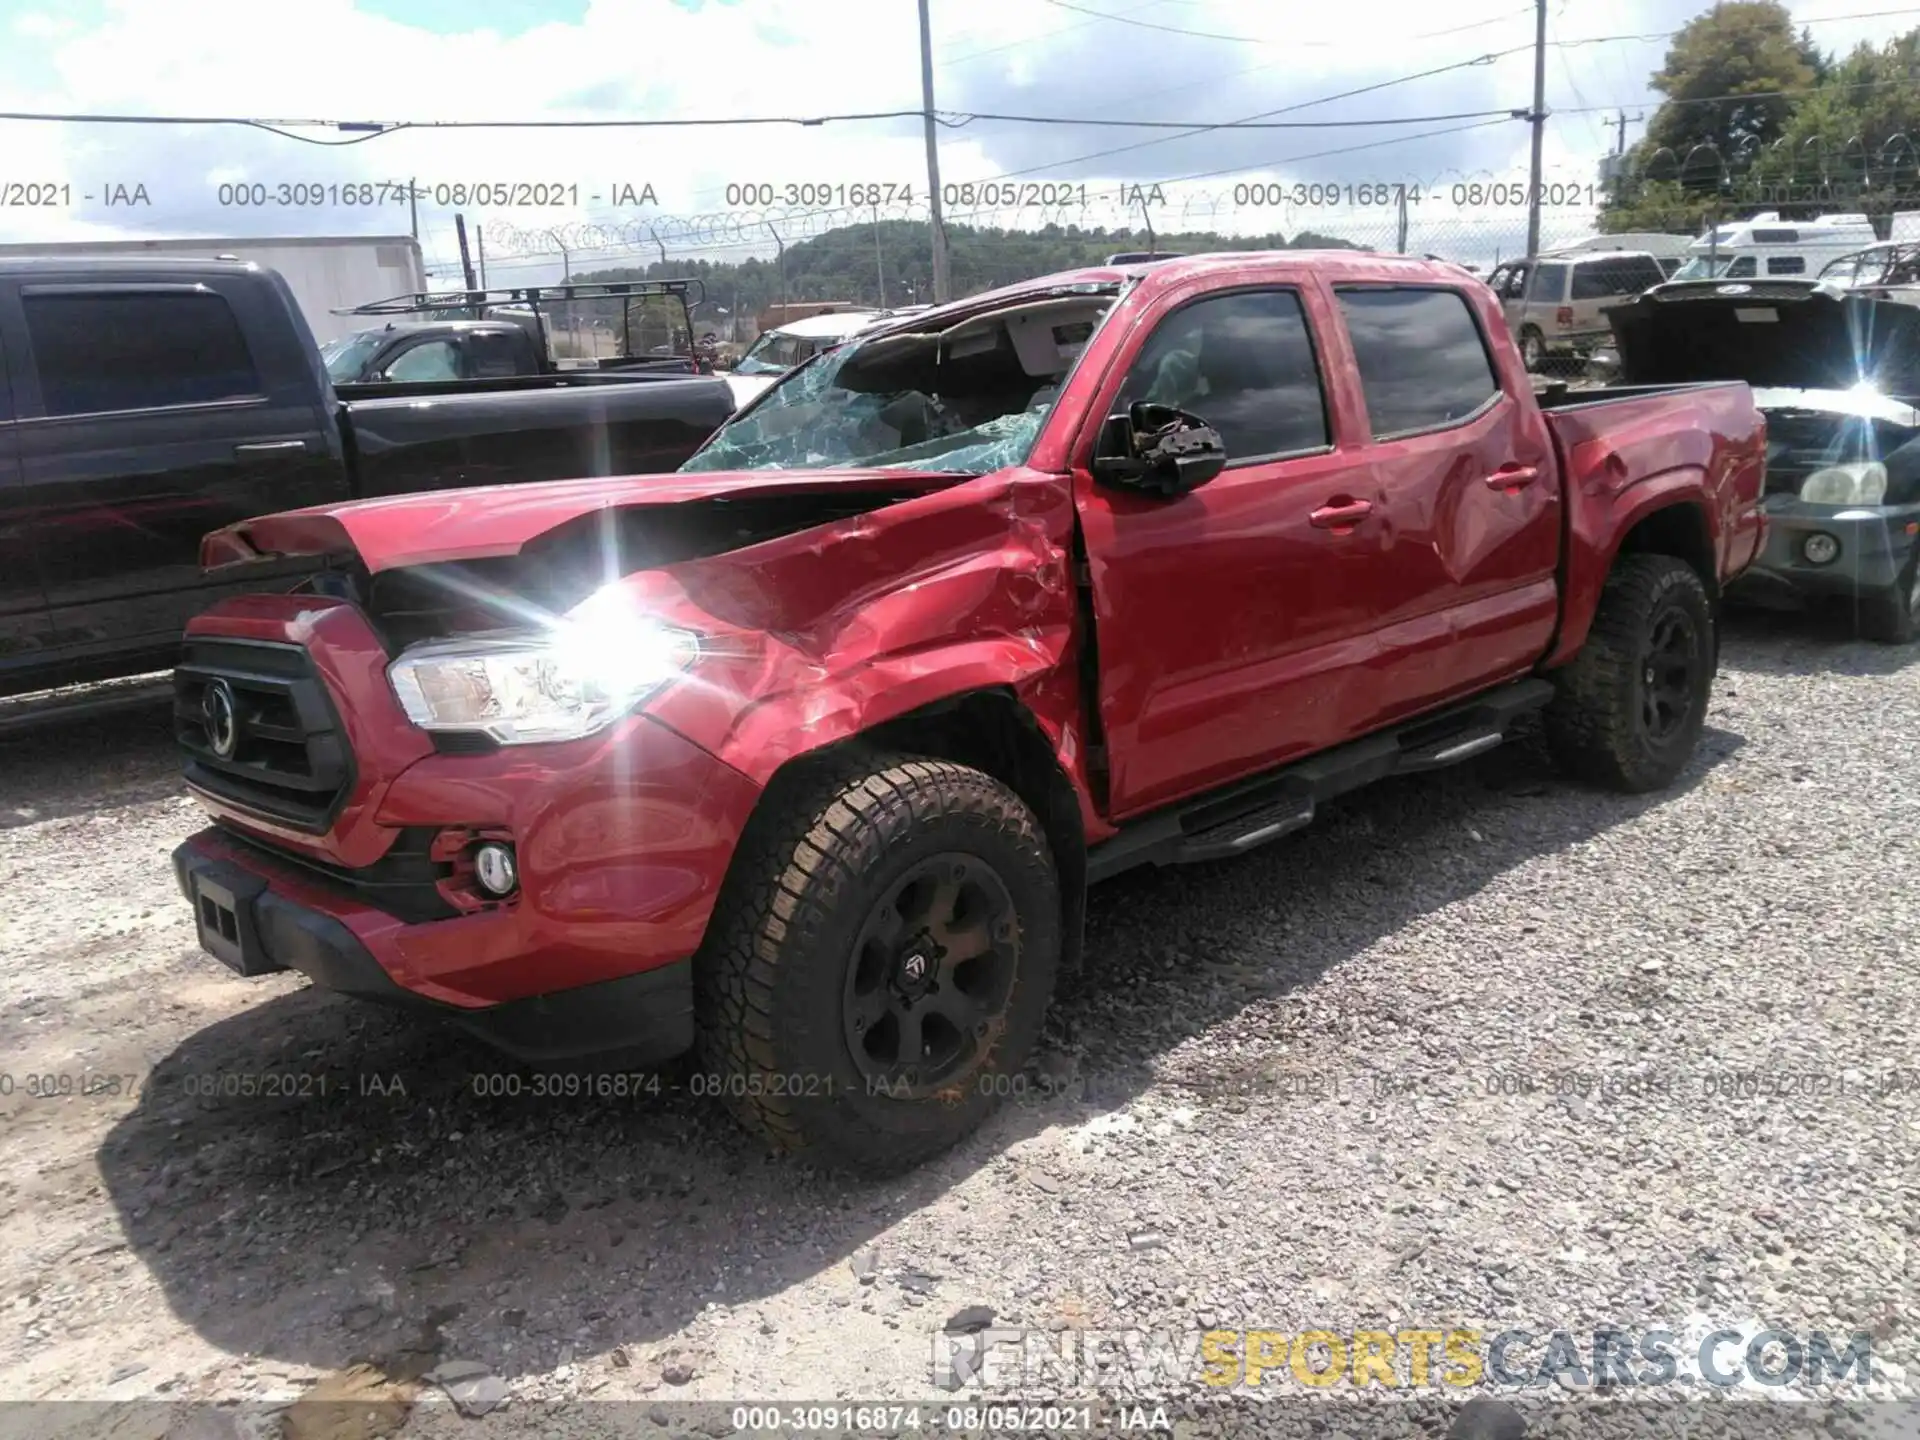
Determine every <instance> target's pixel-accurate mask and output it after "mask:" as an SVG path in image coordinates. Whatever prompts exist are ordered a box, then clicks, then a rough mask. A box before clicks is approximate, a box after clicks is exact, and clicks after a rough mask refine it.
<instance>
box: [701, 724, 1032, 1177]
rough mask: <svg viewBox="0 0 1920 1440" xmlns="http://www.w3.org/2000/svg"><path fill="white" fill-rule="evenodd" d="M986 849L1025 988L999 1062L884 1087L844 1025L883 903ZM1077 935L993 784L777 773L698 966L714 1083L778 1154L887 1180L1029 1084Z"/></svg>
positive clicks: (959, 1136) (705, 1072)
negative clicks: (908, 883)
mask: <svg viewBox="0 0 1920 1440" xmlns="http://www.w3.org/2000/svg"><path fill="white" fill-rule="evenodd" d="M950 852H958V853H961V854H964V855H966V856H968V857H978V858H980V859H983V860H985V861H986V863H987V864H988V865H989V866H991V867H992V869H993V871H994V872H995V874H996V875H997V876H998V877H999V879H1000V880H1001V881H1002V882H1003V883H1004V885H1005V887H1006V891H1007V893H1008V895H1009V896H1010V897H1011V899H1012V902H1013V906H1014V913H1015V915H1016V916H1017V934H1016V949H1017V960H1016V962H1015V964H1014V970H1013V977H1014V978H1013V982H1012V984H1013V988H1012V991H1011V996H1010V999H1008V1001H1007V1003H1006V1006H1005V1009H1004V1010H1003V1012H1002V1025H1001V1028H1000V1030H999V1033H998V1035H997V1036H996V1037H994V1038H993V1039H992V1040H991V1041H990V1042H987V1049H986V1053H985V1058H984V1061H983V1063H982V1066H981V1068H980V1069H979V1070H978V1071H977V1072H976V1073H973V1074H970V1075H967V1076H965V1077H964V1079H963V1080H957V1081H956V1083H954V1084H953V1085H951V1086H949V1087H948V1088H946V1089H944V1090H942V1091H941V1092H940V1093H939V1094H937V1095H935V1096H932V1097H930V1098H926V1099H907V1098H900V1097H897V1096H894V1095H891V1094H887V1093H878V1094H876V1093H874V1090H873V1086H872V1082H871V1078H870V1077H868V1076H863V1075H862V1073H861V1071H860V1069H859V1068H858V1066H857V1065H856V1062H855V1059H854V1055H853V1052H852V1049H851V1047H850V1045H849V1043H848V1039H847V1036H846V1033H845V1030H844V1025H845V1011H844V1006H845V1001H844V999H843V989H844V987H845V986H846V985H847V983H848V981H847V976H848V971H849V967H850V966H851V965H852V964H853V963H854V960H855V948H856V941H857V939H858V937H859V935H860V934H861V930H862V926H863V925H864V924H865V923H866V921H867V919H868V917H869V915H870V913H871V912H872V910H873V908H874V906H875V905H877V904H878V903H879V900H880V898H881V897H883V896H885V895H886V894H887V893H888V891H889V887H890V886H891V885H893V884H895V883H897V881H898V877H900V876H902V875H904V874H906V873H908V872H909V871H910V870H911V869H912V867H913V866H914V865H916V864H921V863H924V862H925V860H926V858H927V857H929V856H932V855H943V854H948V853H950ZM1061 944H1062V922H1061V906H1060V886H1059V880H1058V877H1057V874H1056V872H1055V867H1054V860H1053V854H1052V851H1051V849H1050V848H1049V846H1048V844H1047V840H1046V837H1045V835H1044V833H1043V831H1042V830H1041V827H1040V824H1039V822H1038V821H1037V820H1036V819H1035V818H1034V816H1033V813H1032V812H1031V811H1030V810H1029V809H1028V808H1027V806H1026V805H1025V804H1024V803H1022V801H1021V800H1020V798H1019V797H1018V796H1017V795H1015V794H1014V793H1013V792H1012V791H1011V790H1009V789H1008V788H1007V787H1006V786H1005V785H1002V784H1001V783H1000V782H999V781H998V780H995V779H994V778H993V777H992V776H989V775H986V774H983V773H982V772H980V771H978V770H974V769H970V768H968V767H967V766H964V765H958V764H954V763H952V762H950V761H946V760H936V759H923V758H915V757H912V756H900V755H882V756H874V755H872V754H868V755H865V756H847V757H842V758H839V759H836V760H833V761H830V762H825V763H819V764H815V765H812V766H806V767H802V770H801V773H799V774H797V775H793V776H791V777H781V778H780V779H777V780H776V782H775V784H774V786H773V787H772V788H770V790H769V792H768V794H767V796H766V797H764V799H763V800H762V803H761V807H760V810H759V811H758V812H757V813H756V815H755V817H754V820H753V822H752V823H751V824H750V825H749V827H748V830H747V834H746V835H745V837H743V840H742V843H741V850H740V852H739V854H738V855H737V856H736V858H735V861H734V863H733V865H732V867H731V869H730V871H729V874H728V878H727V882H726V884H725V885H724V886H723V887H722V891H721V895H720V899H719V904H718V908H717V909H716V911H715V913H714V917H713V921H712V923H711V925H710V927H709V930H708V935H707V940H706V943H705V944H704V945H703V946H702V948H701V951H700V954H699V955H698V956H697V957H696V958H695V962H694V964H695V974H696V980H695V986H696V988H695V1016H696V1022H697V1026H698V1034H699V1042H698V1050H697V1056H698V1064H699V1065H700V1067H701V1075H700V1077H699V1078H700V1082H701V1086H702V1088H704V1089H705V1090H707V1091H708V1092H709V1093H712V1094H714V1095H716V1096H717V1097H718V1098H720V1099H721V1100H723V1101H724V1102H725V1104H726V1105H727V1107H728V1108H729V1110H730V1111H731V1112H732V1113H733V1114H734V1116H735V1117H736V1118H737V1119H738V1120H739V1121H740V1122H741V1123H742V1124H743V1125H745V1126H746V1128H747V1129H748V1130H750V1131H751V1132H753V1133H755V1134H756V1135H758V1136H760V1137H762V1138H764V1139H766V1140H768V1141H770V1142H771V1143H772V1144H773V1145H774V1147H775V1148H777V1149H780V1150H784V1151H787V1152H790V1153H793V1154H796V1155H799V1156H802V1157H804V1158H807V1159H810V1160H813V1161H816V1162H818V1163H821V1164H823V1165H827V1166H829V1167H834V1168H840V1169H846V1170H851V1171H855V1172H859V1173H863V1174H866V1175H872V1176H887V1175H894V1174H899V1173H901V1172H903V1171H906V1170H910V1169H912V1168H914V1167H915V1166H917V1165H920V1164H922V1163H924V1162H925V1161H927V1160H928V1159H931V1158H932V1157H933V1156H935V1155H938V1154H940V1153H942V1152H943V1151H946V1150H948V1149H950V1148H951V1147H953V1146H954V1145H956V1144H958V1143H959V1142H960V1141H961V1140H963V1139H964V1138H966V1136H968V1135H969V1134H971V1133H972V1132H973V1131H974V1130H975V1129H977V1128H978V1127H979V1125H980V1124H981V1123H982V1122H983V1121H984V1120H985V1119H986V1118H987V1116H988V1115H989V1114H991V1113H992V1111H993V1110H994V1109H995V1108H996V1107H997V1106H998V1105H999V1103H1000V1102H1001V1101H1002V1100H1003V1099H1004V1098H1006V1097H1007V1096H1008V1095H1009V1094H1011V1093H1013V1092H1014V1091H1015V1090H1016V1089H1017V1086H1018V1079H1019V1076H1020V1073H1021V1071H1022V1069H1023V1068H1024V1066H1025V1065H1026V1062H1027V1059H1028V1057H1029V1055H1030V1054H1031V1052H1032V1049H1033V1046H1034V1043H1035V1041H1036V1040H1037V1039H1038V1038H1039V1034H1040V1026H1041V1021H1042V1019H1043V1018H1044V1015H1045V1012H1046V1007H1047V1004H1048V1001H1049V1000H1050V998H1051V995H1052V990H1053V982H1054V976H1055V973H1056V971H1057V970H1058V968H1059V962H1060V951H1061Z"/></svg>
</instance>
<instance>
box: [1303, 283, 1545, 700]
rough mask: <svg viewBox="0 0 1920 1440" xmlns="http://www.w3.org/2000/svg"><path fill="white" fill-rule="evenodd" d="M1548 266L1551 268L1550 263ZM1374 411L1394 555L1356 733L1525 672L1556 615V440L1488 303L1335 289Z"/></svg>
mask: <svg viewBox="0 0 1920 1440" xmlns="http://www.w3.org/2000/svg"><path fill="white" fill-rule="evenodd" d="M1543 268H1544V267H1543ZM1333 293H1334V299H1335V301H1336V304H1337V307H1338V309H1339V312H1340V314H1341V317H1342V319H1343V321H1344V325H1345V331H1346V341H1347V346H1348V348H1349V349H1350V351H1351V353H1352V357H1353V365H1354V368H1355V370H1356V371H1357V373H1358V375H1359V380H1360V389H1361V393H1362V397H1363V400H1364V405H1365V412H1366V415H1365V420H1364V422H1363V424H1364V427H1365V433H1366V437H1367V438H1366V442H1365V448H1364V455H1363V458H1364V470H1363V475H1364V479H1362V480H1360V481H1359V482H1358V483H1360V484H1363V485H1365V487H1366V488H1367V489H1368V490H1369V491H1370V492H1372V493H1374V494H1377V495H1379V496H1380V497H1381V501H1382V508H1383V513H1384V516H1385V519H1386V527H1385V533H1384V534H1383V535H1382V536H1381V537H1380V539H1379V541H1378V542H1377V543H1378V544H1379V545H1380V546H1381V547H1382V549H1383V552H1384V553H1385V554H1386V555H1388V556H1389V557H1390V559H1391V563H1390V565H1388V566H1387V567H1386V568H1385V570H1384V573H1383V578H1382V580H1381V582H1380V584H1381V588H1380V589H1379V591H1378V592H1377V599H1376V602H1375V604H1376V608H1377V610H1378V620H1379V623H1378V627H1377V633H1376V635H1375V637H1374V653H1373V654H1372V655H1371V656H1370V657H1369V659H1368V662H1367V666H1366V674H1365V683H1364V685H1361V686H1359V687H1357V688H1356V689H1355V690H1353V691H1352V692H1350V693H1348V694H1347V695H1346V696H1345V697H1344V702H1345V704H1344V710H1345V714H1344V720H1345V723H1346V724H1347V725H1348V726H1349V727H1350V728H1351V729H1354V730H1368V729H1373V728H1375V727H1377V726H1381V725H1386V724H1391V723H1393V722H1394V721H1396V720H1400V719H1403V718H1405V717H1406V716H1409V715H1412V714H1414V713H1416V712H1418V711H1421V710H1424V709H1428V708H1430V707H1432V706H1434V705H1436V704H1439V703H1442V702H1444V701H1446V700H1448V699H1451V698H1453V697H1455V696H1457V695H1461V694H1464V693H1467V692H1470V691H1473V690H1477V689H1480V688H1482V687H1484V686H1486V685H1490V684H1492V683H1494V682H1496V681H1498V680H1501V679H1504V678H1506V677H1508V676H1510V675H1513V674H1517V673H1519V672H1521V671H1524V670H1525V669H1527V668H1528V667H1529V666H1531V665H1532V664H1533V662H1534V661H1535V660H1536V659H1538V658H1539V656H1540V655H1542V654H1544V653H1545V650H1546V647H1547V643H1548V640H1549V639H1550V638H1551V636H1552V634H1553V629H1554V625H1555V623H1556V620H1557V618H1558V614H1559V604H1558V591H1557V587H1556V584H1555V575H1556V571H1557V567H1558V565H1559V559H1560V524H1561V513H1562V512H1561V498H1560V492H1559V487H1558V484H1557V472H1556V470H1555V468H1554V467H1555V459H1554V453H1553V442H1552V438H1551V436H1550V435H1549V433H1548V431H1547V428H1546V423H1545V421H1544V420H1543V419H1542V418H1541V414H1540V411H1539V408H1538V407H1537V406H1536V405H1535V404H1534V403H1533V399H1532V395H1531V392H1530V391H1529V393H1527V394H1526V395H1525V396H1524V397H1523V396H1522V395H1521V394H1519V393H1518V391H1519V388H1520V387H1522V386H1524V385H1525V384H1526V381H1525V378H1524V377H1523V376H1520V375H1518V374H1515V375H1512V376H1509V377H1507V378H1506V379H1505V380H1504V381H1503V379H1502V377H1501V374H1500V370H1499V367H1498V365H1497V364H1496V362H1495V359H1494V356H1495V354H1496V352H1495V350H1494V348H1493V346H1492V345H1491V344H1490V342H1489V328H1490V326H1491V325H1493V324H1495V323H1497V319H1498V317H1497V316H1495V315H1494V314H1493V311H1492V307H1491V306H1490V305H1487V304H1485V303H1484V302H1483V301H1482V302H1479V303H1476V299H1477V297H1476V298H1475V299H1470V298H1469V296H1468V295H1467V294H1465V293H1464V292H1463V291H1460V290H1455V289H1453V288H1450V287H1447V286H1437V285H1427V286H1423V285H1399V284H1361V285H1340V286H1336V287H1334V292H1333Z"/></svg>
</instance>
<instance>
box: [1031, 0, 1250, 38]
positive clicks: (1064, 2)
mask: <svg viewBox="0 0 1920 1440" xmlns="http://www.w3.org/2000/svg"><path fill="white" fill-rule="evenodd" d="M1046 3H1047V4H1049V5H1051V6H1053V7H1054V8H1055V9H1057V10H1072V11H1074V12H1075V13H1077V14H1080V15H1091V16H1092V17H1093V18H1094V19H1096V20H1111V21H1113V22H1115V23H1116V24H1120V25H1138V26H1139V27H1140V28H1141V29H1142V30H1158V31H1160V32H1162V33H1163V34H1167V35H1190V36H1192V37H1193V38H1194V39H1196V40H1232V41H1235V42H1237V43H1239V44H1242V45H1277V44H1279V43H1280V42H1279V41H1277V40H1269V39H1267V38H1266V37H1265V36H1261V35H1221V34H1218V33H1216V32H1214V31H1212V30H1183V29H1181V28H1180V27H1178V26H1176V25H1155V24H1154V23H1153V22H1152V21H1150V20H1134V19H1131V18H1130V17H1128V16H1125V15H1114V14H1111V13H1109V12H1108V11H1105V10H1089V9H1087V8H1086V6H1084V5H1074V4H1071V3H1070V0H1046Z"/></svg>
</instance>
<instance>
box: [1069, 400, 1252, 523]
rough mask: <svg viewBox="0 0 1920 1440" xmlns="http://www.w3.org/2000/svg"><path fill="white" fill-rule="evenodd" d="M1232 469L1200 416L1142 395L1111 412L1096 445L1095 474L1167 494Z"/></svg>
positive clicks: (1125, 485)
mask: <svg viewBox="0 0 1920 1440" xmlns="http://www.w3.org/2000/svg"><path fill="white" fill-rule="evenodd" d="M1226 468H1227V449H1226V446H1225V445H1224V444H1222V443H1221V440H1220V432H1219V431H1217V430H1215V429H1214V428H1213V427H1212V426H1211V425H1209V424H1207V422H1206V421H1204V420H1202V419H1201V418H1200V417H1199V416H1198V415H1193V414H1189V413H1188V412H1187V411H1185V410H1176V409H1175V408H1174V407H1173V406H1171V405H1150V404H1148V403H1147V402H1146V401H1144V400H1136V401H1134V403H1133V404H1132V405H1130V406H1129V407H1128V408H1127V411H1126V413H1125V414H1121V415H1110V416H1108V417H1107V421H1106V423H1105V424H1104V425H1102V426H1101V427H1100V438H1099V442H1098V444H1096V445H1095V447H1094V458H1093V466H1092V469H1093V478H1094V479H1095V480H1097V481H1099V482H1100V483H1101V484H1103V485H1111V486H1113V487H1114V488H1115V489H1119V490H1132V491H1135V492H1136V493H1139V494H1144V495H1155V496H1159V497H1161V498H1163V499H1173V498H1174V497H1176V496H1180V495H1185V494H1188V493H1189V492H1191V491H1194V490H1197V489H1199V488H1200V487H1201V486H1202V485H1204V484H1206V483H1207V482H1208V481H1209V480H1211V479H1213V478H1214V477H1215V476H1216V475H1218V474H1219V473H1220V472H1221V471H1222V470H1224V469H1226Z"/></svg>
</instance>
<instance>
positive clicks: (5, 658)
mask: <svg viewBox="0 0 1920 1440" xmlns="http://www.w3.org/2000/svg"><path fill="white" fill-rule="evenodd" d="M0 284H4V282H0ZM8 338H9V337H8V334H7V333H6V332H5V331H4V330H0V677H4V676H5V675H6V673H7V672H8V671H9V670H18V669H21V668H23V667H24V666H27V665H31V664H33V663H34V661H35V660H37V659H38V658H39V657H40V652H41V651H42V649H43V647H44V646H45V645H46V640H47V626H48V618H47V592H46V590H45V589H44V588H43V587H42V585H41V583H40V565H39V561H38V560H37V558H36V557H35V555H34V553H33V546H32V543H31V541H30V538H29V531H30V530H31V528H32V526H31V517H30V516H29V515H28V514H27V513H26V508H27V507H26V496H25V493H24V492H23V491H22V489H21V485H20V439H19V434H18V427H17V426H16V424H15V420H14V407H13V392H12V387H11V385H10V384H9V383H8V365H7V340H8ZM3 687H4V681H3V680H0V688H3Z"/></svg>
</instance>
